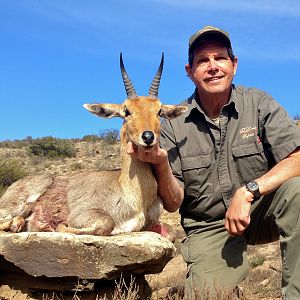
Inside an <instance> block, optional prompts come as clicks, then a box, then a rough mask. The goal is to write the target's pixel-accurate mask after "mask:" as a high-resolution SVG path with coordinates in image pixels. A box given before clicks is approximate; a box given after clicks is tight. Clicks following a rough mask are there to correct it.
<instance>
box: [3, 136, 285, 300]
mask: <svg viewBox="0 0 300 300" xmlns="http://www.w3.org/2000/svg"><path fill="white" fill-rule="evenodd" d="M29 142H32V141H28V143H27V144H26V143H23V144H22V143H20V142H19V143H18V144H17V145H15V146H14V144H13V143H12V142H7V146H6V147H0V160H1V159H3V160H5V161H6V162H8V163H9V162H10V161H11V162H12V161H14V162H16V163H18V164H19V165H20V166H22V168H23V169H24V170H25V171H26V172H27V173H30V174H38V173H41V172H47V173H49V174H52V175H63V174H74V173H77V172H82V171H86V170H112V169H116V168H119V167H120V157H119V144H109V143H105V142H103V141H101V140H98V139H92V138H91V139H90V141H85V140H78V141H74V140H73V141H72V142H73V143H74V147H75V149H76V156H75V157H70V158H56V159H48V158H45V157H39V156H32V155H29V153H28V149H27V148H26V147H28V144H29ZM0 146H1V145H0ZM162 221H163V222H166V223H169V224H170V225H171V226H172V227H173V228H174V229H176V231H177V233H178V238H177V240H176V242H175V245H176V247H177V248H178V249H179V248H180V241H181V239H182V238H183V236H184V233H183V231H182V229H181V227H180V222H179V215H178V213H173V214H169V213H164V214H163V216H162ZM248 254H249V263H250V271H249V276H248V277H247V278H246V279H245V280H244V281H243V282H242V283H241V284H240V286H239V287H240V290H241V291H243V295H241V294H240V298H239V299H248V300H257V299H273V300H274V299H281V298H280V278H281V264H280V251H279V246H278V244H277V243H273V244H271V245H270V244H269V245H261V246H255V247H253V246H250V247H249V249H248ZM184 277H185V264H184V262H183V261H182V260H181V257H180V255H178V256H176V257H175V258H174V259H173V260H172V261H171V262H170V263H169V264H168V265H167V266H166V268H165V270H164V271H163V272H162V273H161V274H155V275H147V276H146V280H147V282H148V284H149V286H150V288H151V289H152V290H153V294H152V298H151V300H158V299H160V300H181V299H183V295H182V288H181V287H182V286H183V282H184ZM0 284H1V283H0ZM176 287H177V288H176ZM100 289H101V290H102V287H101V288H99V289H97V288H96V289H95V290H94V291H92V292H90V293H89V292H82V291H80V289H79V288H78V289H77V290H76V291H75V292H74V291H73V292H68V293H67V292H57V291H55V292H54V291H48V292H47V293H46V292H45V291H44V293H43V292H42V291H37V290H34V291H32V290H29V289H28V290H18V289H14V288H13V287H11V286H9V287H8V286H4V285H1V286H0V299H14V300H36V299H42V300H71V299H74V300H77V299H82V300H83V299H84V300H88V299H93V300H94V299H97V300H111V299H112V300H135V299H139V294H140V293H141V292H143V291H142V290H141V288H140V286H139V285H137V283H136V281H134V280H131V281H129V282H127V281H125V280H124V279H120V281H119V282H117V283H115V285H113V293H110V294H109V293H107V294H106V295H104V294H103V293H100V292H99V290H100ZM105 297H106V298H105ZM196 297H197V298H195V300H206V299H207V300H208V299H209V300H213V299H218V300H229V299H237V296H236V293H235V292H232V291H224V290H221V289H217V288H216V290H215V291H214V292H213V293H212V292H211V291H209V290H203V291H201V292H198V294H197V295H196ZM140 299H141V300H146V299H143V298H140Z"/></svg>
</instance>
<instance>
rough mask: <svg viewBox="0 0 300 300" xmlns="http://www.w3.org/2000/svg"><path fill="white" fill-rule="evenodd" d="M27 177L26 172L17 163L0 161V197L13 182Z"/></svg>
mask: <svg viewBox="0 0 300 300" xmlns="http://www.w3.org/2000/svg"><path fill="white" fill-rule="evenodd" d="M26 175H27V172H26V171H25V170H23V168H22V167H20V165H19V163H18V162H15V161H9V162H4V161H0V195H2V194H3V193H4V192H5V190H6V189H7V188H8V187H9V186H10V185H12V184H13V183H14V182H15V181H17V180H19V179H21V178H23V177H24V176H26Z"/></svg>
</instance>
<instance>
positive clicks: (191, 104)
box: [186, 84, 239, 116]
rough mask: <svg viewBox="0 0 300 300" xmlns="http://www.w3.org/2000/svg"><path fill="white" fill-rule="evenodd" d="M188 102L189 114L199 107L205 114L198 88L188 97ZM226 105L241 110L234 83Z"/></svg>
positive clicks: (237, 110)
mask: <svg viewBox="0 0 300 300" xmlns="http://www.w3.org/2000/svg"><path fill="white" fill-rule="evenodd" d="M187 103H188V111H187V113H186V115H187V116H188V115H190V114H191V112H192V111H193V110H194V109H197V110H198V111H199V112H200V113H201V114H203V115H204V116H205V113H204V111H203V109H202V108H201V106H200V105H199V96H198V90H197V88H195V90H194V93H193V94H192V95H191V96H190V97H189V98H188V100H187ZM224 107H228V108H231V107H232V109H233V110H234V111H236V112H237V113H238V112H239V101H238V97H237V92H236V87H235V85H234V84H232V85H231V94H230V98H229V101H228V103H227V104H226V105H224Z"/></svg>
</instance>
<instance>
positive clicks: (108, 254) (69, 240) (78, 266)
mask: <svg viewBox="0 0 300 300" xmlns="http://www.w3.org/2000/svg"><path fill="white" fill-rule="evenodd" d="M175 251H176V249H175V247H174V245H173V244H172V243H171V242H169V241H168V240H167V239H165V238H164V237H162V236H161V235H159V234H157V233H154V232H135V233H128V234H122V235H117V236H107V237H99V236H92V235H81V236H79V235H74V234H69V233H59V232H21V233H1V234H0V255H2V256H3V257H4V258H5V260H6V261H9V262H11V263H13V264H14V265H15V266H17V267H18V268H20V269H22V270H23V271H24V272H25V273H27V274H29V275H31V276H34V277H37V276H46V277H56V278H57V277H77V278H81V279H97V280H98V279H117V278H120V276H124V277H126V276H131V275H133V276H139V275H143V274H154V273H159V272H161V271H162V270H163V268H164V266H165V265H166V264H167V262H168V261H169V260H171V259H172V258H173V257H174V255H175ZM0 269H1V266H0Z"/></svg>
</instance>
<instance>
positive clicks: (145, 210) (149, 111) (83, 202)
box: [0, 54, 186, 235]
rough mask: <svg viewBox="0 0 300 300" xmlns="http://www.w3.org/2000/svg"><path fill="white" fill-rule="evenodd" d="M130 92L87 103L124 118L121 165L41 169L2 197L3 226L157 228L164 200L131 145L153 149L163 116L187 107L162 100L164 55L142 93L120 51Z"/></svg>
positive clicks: (97, 230) (112, 230) (99, 231)
mask: <svg viewBox="0 0 300 300" xmlns="http://www.w3.org/2000/svg"><path fill="white" fill-rule="evenodd" d="M120 67H121V73H122V77H123V81H124V85H125V89H126V93H127V99H126V100H125V101H124V102H123V104H120V105H118V104H85V105H84V107H85V108H86V109H87V110H89V111H90V112H92V113H93V114H96V115H98V116H100V117H104V118H111V117H121V118H123V119H124V123H123V126H122V128H121V132H120V142H121V171H103V172H83V173H80V174H77V175H73V176H69V177H67V176H59V177H52V176H51V175H47V174H43V175H35V176H28V177H25V178H23V179H21V180H19V181H17V182H15V183H14V184H12V185H11V186H10V187H9V189H8V190H7V191H6V193H5V194H4V195H3V196H2V198H1V200H0V230H7V231H12V232H20V231H62V232H71V233H75V234H94V235H115V234H119V233H124V232H132V231H140V230H147V229H151V228H152V227H153V226H155V225H156V224H158V219H159V216H160V214H161V210H162V202H161V200H160V198H159V197H158V195H157V184H156V180H155V177H154V176H153V174H152V170H151V166H150V164H148V163H145V162H142V161H140V160H137V159H133V158H131V156H130V155H128V154H127V153H126V145H127V143H128V141H131V142H132V143H133V145H134V147H141V148H143V149H144V150H145V151H151V150H152V149H153V147H154V146H155V145H156V144H157V143H158V142H159V135H160V117H165V118H175V117H177V116H179V115H180V114H182V113H183V112H184V111H186V107H183V106H173V105H162V104H161V102H160V101H159V99H158V97H157V95H158V88H159V83H160V78H161V73H162V69H163V56H162V59H161V63H160V66H159V69H158V71H157V73H156V76H155V78H154V80H153V82H152V84H151V87H150V89H149V95H148V96H137V95H136V92H135V89H134V87H133V85H132V83H131V81H130V79H129V77H128V75H127V72H126V70H125V68H124V64H123V60H122V54H121V55H120Z"/></svg>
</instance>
